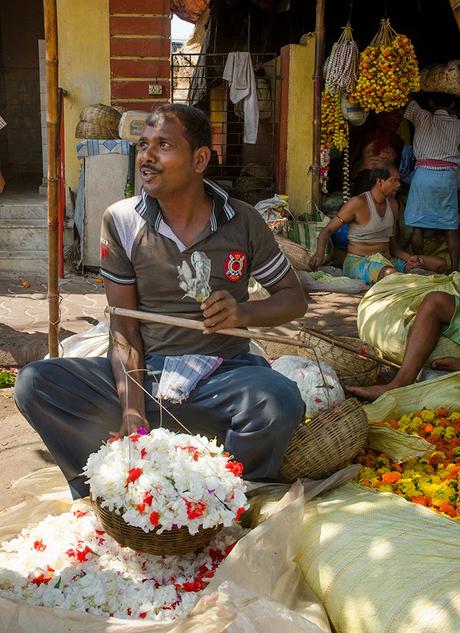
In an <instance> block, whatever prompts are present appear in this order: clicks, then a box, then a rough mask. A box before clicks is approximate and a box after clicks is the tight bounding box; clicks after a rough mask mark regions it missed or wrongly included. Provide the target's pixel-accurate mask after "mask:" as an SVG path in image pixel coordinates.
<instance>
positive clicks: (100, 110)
mask: <svg viewBox="0 0 460 633" xmlns="http://www.w3.org/2000/svg"><path fill="white" fill-rule="evenodd" d="M120 118H121V112H119V111H118V110H117V109H116V108H112V107H111V106H108V105H104V104H103V103H97V104H96V105H90V106H87V107H86V108H83V110H82V111H81V113H80V121H86V122H87V123H92V124H93V125H98V126H100V127H108V128H118V124H119V122H120Z"/></svg>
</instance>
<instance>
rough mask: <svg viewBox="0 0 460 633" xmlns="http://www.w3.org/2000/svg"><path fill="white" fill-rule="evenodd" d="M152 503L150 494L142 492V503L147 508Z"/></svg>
mask: <svg viewBox="0 0 460 633" xmlns="http://www.w3.org/2000/svg"><path fill="white" fill-rule="evenodd" d="M152 501H153V495H152V494H151V493H150V492H144V503H145V505H147V506H151V505H152Z"/></svg>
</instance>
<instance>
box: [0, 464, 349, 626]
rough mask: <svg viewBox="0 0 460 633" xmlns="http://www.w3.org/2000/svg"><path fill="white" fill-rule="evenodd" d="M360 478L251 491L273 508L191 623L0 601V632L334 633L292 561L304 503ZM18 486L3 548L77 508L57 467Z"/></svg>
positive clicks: (4, 520)
mask: <svg viewBox="0 0 460 633" xmlns="http://www.w3.org/2000/svg"><path fill="white" fill-rule="evenodd" d="M355 474H356V469H355V467H352V469H351V470H350V469H344V470H343V471H340V472H338V473H336V474H335V475H333V476H332V477H331V478H329V479H327V480H324V481H318V482H316V481H315V482H309V481H305V493H304V486H302V484H301V483H300V482H296V483H295V484H294V485H293V486H292V487H288V486H275V488H273V487H269V489H267V488H266V487H265V486H261V487H258V488H257V487H256V486H252V488H253V490H252V493H251V494H252V501H253V502H254V500H255V499H258V500H259V510H260V507H261V505H264V504H265V502H266V501H267V499H272V500H273V499H275V500H276V501H275V502H274V503H273V504H272V505H271V506H270V508H269V509H267V508H266V507H265V509H264V512H263V519H264V520H263V522H261V523H260V524H259V525H258V526H257V527H256V528H255V529H254V530H252V531H251V532H249V533H248V534H247V535H246V536H245V537H244V538H243V539H241V541H240V542H239V543H238V544H237V545H236V546H235V548H234V549H233V551H232V552H231V554H230V555H229V556H228V558H227V559H226V560H225V561H224V562H223V563H222V565H221V567H220V568H219V569H218V571H217V573H216V575H215V577H214V578H213V579H212V581H211V583H210V585H209V586H208V588H207V589H206V591H205V592H204V594H203V596H202V598H201V599H200V600H199V602H198V603H197V605H196V606H195V608H194V609H193V611H192V613H191V615H190V617H189V618H187V619H186V620H181V621H176V622H172V623H151V622H146V621H140V620H139V621H132V620H120V619H116V618H101V617H95V616H91V615H88V614H81V613H76V612H69V611H65V610H60V609H49V608H45V607H32V606H29V605H27V604H25V603H14V602H12V601H10V600H5V599H1V598H0V613H1V623H2V624H1V626H3V628H2V629H1V630H2V632H3V631H7V632H8V633H31V631H33V632H34V633H64V632H65V633H87V631H91V632H92V633H138V632H142V633H144V632H145V633H221V632H222V633H223V632H224V631H225V633H280V632H281V631H282V632H283V633H330V627H329V624H328V620H327V616H326V614H325V612H324V610H323V608H322V607H321V605H320V603H319V601H318V600H317V598H316V596H315V595H314V594H313V592H312V591H311V590H310V589H309V588H308V586H307V585H306V584H305V582H304V580H303V577H302V574H301V571H300V569H299V567H298V565H297V564H296V563H295V562H294V557H295V555H296V554H297V553H298V551H299V548H300V544H301V541H300V536H301V530H302V518H303V509H304V502H305V498H306V499H310V498H312V496H314V495H315V494H317V493H318V492H320V491H322V490H327V489H330V488H331V487H335V486H337V485H340V484H342V483H343V482H346V481H349V480H350V478H351V477H353V476H354V475H355ZM15 487H16V489H18V490H20V491H22V492H24V493H25V494H28V495H29V498H28V499H26V501H25V502H24V503H22V504H19V505H18V506H15V507H14V508H10V509H8V510H6V511H4V512H2V513H0V541H2V540H5V539H9V538H12V537H13V536H15V535H16V534H17V533H19V531H20V530H21V529H22V528H23V527H26V526H32V525H34V524H36V523H38V522H39V521H40V520H41V519H42V518H43V517H44V516H46V515H48V514H50V513H55V514H56V513H60V512H65V511H69V510H70V509H71V507H72V505H73V504H72V501H71V499H70V496H69V494H68V492H67V486H66V484H65V481H64V480H63V478H62V475H61V474H60V473H59V471H58V469H57V468H48V469H44V470H42V471H38V472H37V473H33V474H32V475H28V476H27V477H24V478H22V479H21V480H19V481H18V482H16V484H15ZM254 488H255V489H254ZM286 490H287V493H286ZM32 491H33V492H32ZM267 492H268V497H267ZM285 493H286V494H285ZM283 495H284V496H283ZM280 497H282V498H281V500H280V501H279V502H278V500H279V499H280ZM82 503H84V501H77V502H74V504H76V507H78V506H79V505H80V506H81V504H82ZM73 507H75V505H73Z"/></svg>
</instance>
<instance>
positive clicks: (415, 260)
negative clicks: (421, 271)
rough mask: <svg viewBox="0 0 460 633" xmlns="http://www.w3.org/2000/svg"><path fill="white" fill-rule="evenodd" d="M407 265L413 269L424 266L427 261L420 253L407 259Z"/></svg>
mask: <svg viewBox="0 0 460 633" xmlns="http://www.w3.org/2000/svg"><path fill="white" fill-rule="evenodd" d="M406 264H407V267H408V268H409V269H411V270H412V268H424V266H425V262H424V261H423V257H420V255H412V257H409V259H408V260H407V261H406Z"/></svg>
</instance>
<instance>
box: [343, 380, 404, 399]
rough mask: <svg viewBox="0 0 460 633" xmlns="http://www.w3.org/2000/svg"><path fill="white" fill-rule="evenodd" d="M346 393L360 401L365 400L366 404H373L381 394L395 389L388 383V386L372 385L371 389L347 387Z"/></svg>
mask: <svg viewBox="0 0 460 633" xmlns="http://www.w3.org/2000/svg"><path fill="white" fill-rule="evenodd" d="M346 389H347V391H348V393H351V394H352V395H353V396H357V397H358V398H359V399H360V400H367V401H368V402H373V401H374V400H377V398H378V397H379V396H381V395H382V393H386V392H387V391H390V390H391V389H396V387H395V386H394V385H392V383H391V382H390V383H388V385H372V386H371V387H347V388H346Z"/></svg>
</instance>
